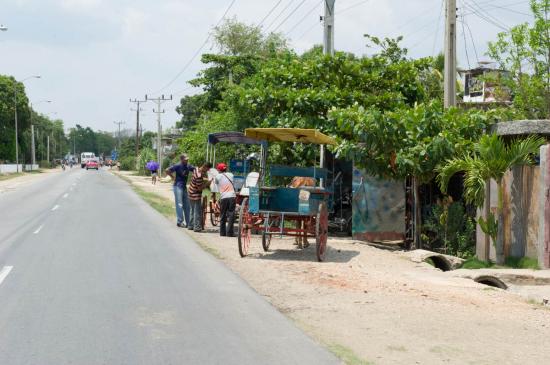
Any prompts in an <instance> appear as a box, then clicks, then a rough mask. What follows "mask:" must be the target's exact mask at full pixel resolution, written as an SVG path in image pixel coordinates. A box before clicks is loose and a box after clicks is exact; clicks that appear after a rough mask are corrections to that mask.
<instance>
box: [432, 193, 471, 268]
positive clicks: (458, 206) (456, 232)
mask: <svg viewBox="0 0 550 365" xmlns="http://www.w3.org/2000/svg"><path fill="white" fill-rule="evenodd" d="M422 231H423V234H422V241H423V243H424V244H425V245H426V246H428V247H427V248H428V249H430V250H434V251H440V252H443V253H446V254H449V255H455V256H458V257H461V258H470V257H472V256H473V255H474V254H475V246H476V242H475V232H476V224H475V220H474V219H473V218H472V217H470V216H469V215H468V213H467V212H466V211H465V209H464V205H463V203H462V202H450V201H444V202H443V203H442V204H441V205H436V206H434V207H433V208H432V212H431V214H430V216H429V217H428V219H427V220H426V223H425V224H424V225H423V227H422Z"/></svg>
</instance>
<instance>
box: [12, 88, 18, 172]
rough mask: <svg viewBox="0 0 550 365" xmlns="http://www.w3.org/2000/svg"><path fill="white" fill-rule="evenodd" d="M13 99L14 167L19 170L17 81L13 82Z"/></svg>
mask: <svg viewBox="0 0 550 365" xmlns="http://www.w3.org/2000/svg"><path fill="white" fill-rule="evenodd" d="M13 101H14V110H15V169H16V172H19V137H18V136H17V81H14V83H13Z"/></svg>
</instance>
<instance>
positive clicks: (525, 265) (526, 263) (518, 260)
mask: <svg viewBox="0 0 550 365" xmlns="http://www.w3.org/2000/svg"><path fill="white" fill-rule="evenodd" d="M461 269H474V270H475V269H533V270H539V269H540V267H539V263H538V261H537V260H536V259H532V258H529V257H508V258H507V259H506V263H505V264H504V265H496V264H495V263H493V262H485V261H481V260H480V259H478V258H477V257H473V258H471V259H468V260H466V261H464V263H463V264H462V266H461Z"/></svg>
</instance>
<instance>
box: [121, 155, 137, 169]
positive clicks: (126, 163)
mask: <svg viewBox="0 0 550 365" xmlns="http://www.w3.org/2000/svg"><path fill="white" fill-rule="evenodd" d="M120 169H121V170H125V171H131V170H135V169H136V158H135V157H134V156H128V157H123V158H121V159H120Z"/></svg>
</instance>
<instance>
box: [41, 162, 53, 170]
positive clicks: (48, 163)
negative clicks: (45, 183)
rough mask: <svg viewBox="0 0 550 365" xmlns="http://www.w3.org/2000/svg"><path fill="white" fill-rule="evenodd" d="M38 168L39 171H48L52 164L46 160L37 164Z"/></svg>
mask: <svg viewBox="0 0 550 365" xmlns="http://www.w3.org/2000/svg"><path fill="white" fill-rule="evenodd" d="M38 167H40V168H41V169H49V168H50V167H52V164H51V163H50V161H48V160H42V161H39V162H38Z"/></svg>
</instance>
